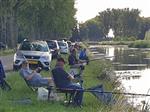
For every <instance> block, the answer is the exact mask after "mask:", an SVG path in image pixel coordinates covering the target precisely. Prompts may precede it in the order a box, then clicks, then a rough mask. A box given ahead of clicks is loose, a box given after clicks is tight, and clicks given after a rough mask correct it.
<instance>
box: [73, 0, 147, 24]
mask: <svg viewBox="0 0 150 112" xmlns="http://www.w3.org/2000/svg"><path fill="white" fill-rule="evenodd" d="M75 7H76V9H77V13H76V18H77V20H78V21H79V22H85V21H86V20H88V19H91V18H94V17H95V16H96V15H98V12H101V11H104V10H106V9H107V8H136V9H137V8H138V9H139V10H140V11H141V15H140V16H144V17H150V0H76V4H75Z"/></svg>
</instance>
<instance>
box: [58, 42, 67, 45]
mask: <svg viewBox="0 0 150 112" xmlns="http://www.w3.org/2000/svg"><path fill="white" fill-rule="evenodd" d="M58 45H59V46H66V43H64V42H58Z"/></svg>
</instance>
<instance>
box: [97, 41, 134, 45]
mask: <svg viewBox="0 0 150 112" xmlns="http://www.w3.org/2000/svg"><path fill="white" fill-rule="evenodd" d="M130 43H132V41H102V42H100V43H99V44H100V45H129V44H130Z"/></svg>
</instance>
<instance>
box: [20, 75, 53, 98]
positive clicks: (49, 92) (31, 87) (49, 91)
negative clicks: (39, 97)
mask: <svg viewBox="0 0 150 112" xmlns="http://www.w3.org/2000/svg"><path fill="white" fill-rule="evenodd" d="M20 75H21V77H22V78H23V80H24V81H25V83H26V85H27V86H28V87H29V88H30V89H31V90H32V91H34V92H36V91H37V90H38V88H39V87H43V86H33V85H31V84H30V83H29V82H28V81H27V80H26V79H25V77H24V76H23V75H22V74H21V73H20ZM52 87H53V86H48V87H44V88H46V89H47V90H48V100H49V99H50V94H51V91H52Z"/></svg>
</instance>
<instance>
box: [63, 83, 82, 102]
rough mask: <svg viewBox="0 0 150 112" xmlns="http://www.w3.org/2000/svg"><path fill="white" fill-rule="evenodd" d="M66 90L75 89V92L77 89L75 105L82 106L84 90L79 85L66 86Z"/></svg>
mask: <svg viewBox="0 0 150 112" xmlns="http://www.w3.org/2000/svg"><path fill="white" fill-rule="evenodd" d="M66 88H68V89H73V90H76V89H77V91H75V96H74V103H75V104H76V105H81V104H82V99H83V88H82V87H81V86H80V85H79V84H76V83H72V84H69V85H67V86H66Z"/></svg>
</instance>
